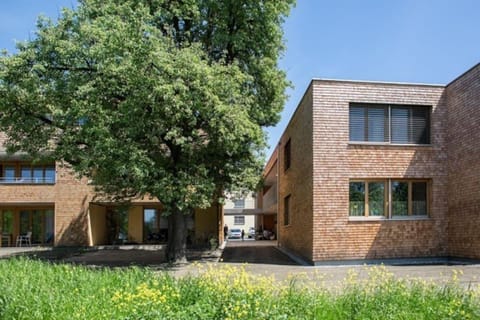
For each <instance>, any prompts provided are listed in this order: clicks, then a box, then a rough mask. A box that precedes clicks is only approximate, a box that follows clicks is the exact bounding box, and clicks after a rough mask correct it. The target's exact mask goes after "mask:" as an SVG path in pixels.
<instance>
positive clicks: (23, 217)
mask: <svg viewBox="0 0 480 320" xmlns="http://www.w3.org/2000/svg"><path fill="white" fill-rule="evenodd" d="M28 231H30V211H26V210H24V211H20V234H26V233H27V232H28Z"/></svg>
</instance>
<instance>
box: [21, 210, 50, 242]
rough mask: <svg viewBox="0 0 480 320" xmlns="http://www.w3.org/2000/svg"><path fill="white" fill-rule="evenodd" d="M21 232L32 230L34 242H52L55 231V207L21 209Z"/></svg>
mask: <svg viewBox="0 0 480 320" xmlns="http://www.w3.org/2000/svg"><path fill="white" fill-rule="evenodd" d="M19 215H20V226H19V227H20V228H19V231H20V234H26V233H27V232H32V243H39V244H52V243H53V232H54V211H53V209H25V210H20V213H19Z"/></svg>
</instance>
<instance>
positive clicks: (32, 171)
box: [0, 163, 55, 184]
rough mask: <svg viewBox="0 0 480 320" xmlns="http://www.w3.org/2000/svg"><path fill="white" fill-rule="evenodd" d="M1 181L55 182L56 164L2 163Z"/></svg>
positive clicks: (0, 165) (0, 169) (0, 167)
mask: <svg viewBox="0 0 480 320" xmlns="http://www.w3.org/2000/svg"><path fill="white" fill-rule="evenodd" d="M0 175H1V178H0V183H27V184H28V183H34V184H53V183H55V165H54V164H51V165H30V164H26V163H11V164H10V163H7V164H0Z"/></svg>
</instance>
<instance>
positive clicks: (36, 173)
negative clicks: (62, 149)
mask: <svg viewBox="0 0 480 320" xmlns="http://www.w3.org/2000/svg"><path fill="white" fill-rule="evenodd" d="M33 182H34V183H43V167H35V168H33Z"/></svg>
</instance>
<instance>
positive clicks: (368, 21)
mask: <svg viewBox="0 0 480 320" xmlns="http://www.w3.org/2000/svg"><path fill="white" fill-rule="evenodd" d="M297 2H298V3H297V6H296V7H295V8H294V9H293V10H292V12H291V15H290V16H289V17H288V18H287V20H286V22H285V25H284V30H285V40H286V45H287V50H286V51H285V53H284V57H283V58H282V60H281V61H280V67H281V68H282V69H284V70H285V71H286V72H287V76H288V78H289V80H290V81H291V82H292V83H293V85H294V88H293V89H290V90H288V94H289V96H290V98H289V100H288V101H287V103H286V105H285V110H284V112H283V113H282V120H281V122H280V123H279V124H278V125H277V126H276V127H275V128H268V129H267V131H268V134H269V144H270V146H271V147H272V148H273V147H274V146H275V145H276V143H277V142H278V139H279V138H280V135H281V133H282V132H283V130H284V129H285V126H286V125H287V123H288V121H289V119H290V117H291V115H292V113H293V111H294V110H295V108H296V106H297V104H298V102H299V100H300V98H301V97H302V95H303V93H304V91H305V89H306V88H307V85H308V83H309V82H310V80H311V79H312V78H337V79H356V80H376V81H394V82H417V83H440V84H447V83H448V82H450V81H451V80H453V79H454V78H456V77H457V76H459V75H460V74H461V73H463V72H464V71H466V70H467V69H469V68H470V67H472V66H473V65H475V64H476V63H478V62H480V1H478V0H393V1H386V0H365V1H358V0H336V1H331V0H297ZM75 4H76V1H74V0H44V1H41V0H2V1H0V48H2V49H3V48H6V49H8V50H9V51H12V50H13V48H14V45H15V42H14V41H15V40H25V39H28V38H29V37H32V36H33V32H34V30H35V21H36V17H37V16H38V15H39V14H44V15H46V16H49V17H52V18H56V17H58V15H59V12H60V8H61V7H65V6H66V7H72V6H75ZM270 152H271V149H269V150H268V151H267V156H269V155H270Z"/></svg>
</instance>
